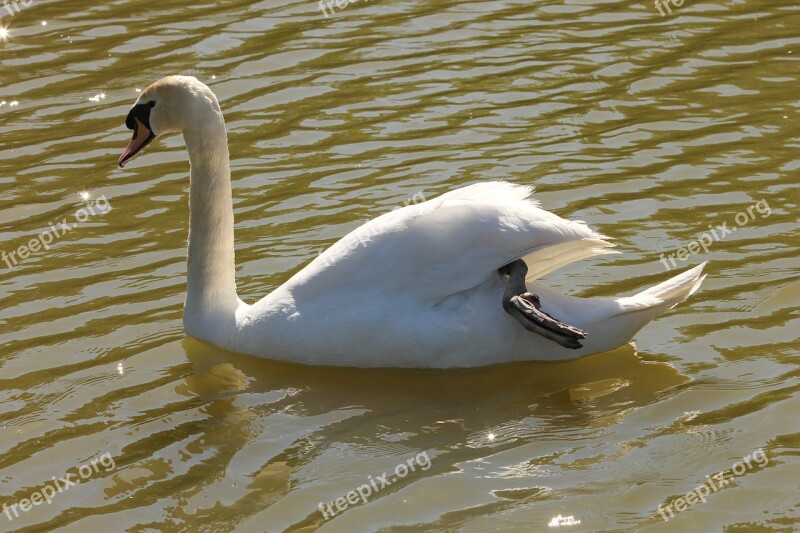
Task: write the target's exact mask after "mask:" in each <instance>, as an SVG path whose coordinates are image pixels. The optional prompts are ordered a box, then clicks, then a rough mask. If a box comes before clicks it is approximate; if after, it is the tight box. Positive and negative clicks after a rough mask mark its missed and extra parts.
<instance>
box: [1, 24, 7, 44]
mask: <svg viewBox="0 0 800 533" xmlns="http://www.w3.org/2000/svg"><path fill="white" fill-rule="evenodd" d="M0 39H3V40H4V41H7V40H8V28H4V27H3V26H0Z"/></svg>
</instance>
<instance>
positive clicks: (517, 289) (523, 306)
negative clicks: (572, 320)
mask: <svg viewBox="0 0 800 533" xmlns="http://www.w3.org/2000/svg"><path fill="white" fill-rule="evenodd" d="M527 273H528V266H527V265H526V264H525V261H523V260H521V259H518V260H516V261H514V262H513V263H509V264H508V265H506V266H504V267H503V268H501V269H500V274H505V275H508V286H507V287H506V291H505V293H504V294H503V309H504V310H505V312H506V313H508V314H509V315H511V316H513V317H514V318H515V319H516V320H517V321H518V322H519V323H520V324H522V326H523V327H524V328H525V329H527V330H528V331H531V332H533V333H536V334H538V335H541V336H542V337H544V338H546V339H550V340H551V341H554V342H557V343H558V344H560V345H561V346H564V347H565V348H573V349H576V348H581V347H582V346H583V345H582V344H581V343H580V342H578V341H579V339H585V338H586V335H587V334H586V332H585V331H583V330H581V329H578V328H576V327H575V326H570V325H569V324H564V323H563V322H561V321H560V320H558V319H556V318H553V317H552V316H550V315H548V314H547V313H545V312H544V311H542V310H541V305H540V304H539V297H538V296H536V295H535V294H531V293H529V292H528V289H527V287H526V286H525V274H527Z"/></svg>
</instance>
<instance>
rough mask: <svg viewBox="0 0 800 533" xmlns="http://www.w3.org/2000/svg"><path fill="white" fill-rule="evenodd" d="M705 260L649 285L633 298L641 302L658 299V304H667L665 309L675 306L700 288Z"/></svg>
mask: <svg viewBox="0 0 800 533" xmlns="http://www.w3.org/2000/svg"><path fill="white" fill-rule="evenodd" d="M707 262H708V261H706V262H704V263H701V264H699V265H697V266H696V267H694V268H691V269H689V270H687V271H686V272H683V273H681V274H678V275H677V276H675V277H672V278H670V279H668V280H667V281H665V282H663V283H659V284H658V285H656V286H654V287H650V288H649V289H647V290H645V291H642V292H640V293H639V294H637V295H636V296H634V297H633V298H634V299H637V300H640V301H642V302H644V301H650V300H658V302H659V305H668V306H669V307H667V308H666V309H670V308H672V307H675V306H676V305H678V304H679V303H681V302H682V301H684V300H685V299H686V298H688V297H689V296H691V295H692V294H694V293H695V291H697V289H699V288H700V284H701V283H703V280H704V279H706V275H705V274H703V268H704V267H705V266H706V263H707Z"/></svg>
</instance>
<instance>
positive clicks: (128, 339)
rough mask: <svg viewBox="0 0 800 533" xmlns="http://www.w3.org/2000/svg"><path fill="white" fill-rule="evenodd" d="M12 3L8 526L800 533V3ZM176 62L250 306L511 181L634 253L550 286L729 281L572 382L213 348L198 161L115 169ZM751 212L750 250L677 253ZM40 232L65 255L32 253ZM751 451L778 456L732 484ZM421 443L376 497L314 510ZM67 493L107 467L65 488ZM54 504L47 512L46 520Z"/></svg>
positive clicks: (4, 72) (4, 66) (167, 160)
mask: <svg viewBox="0 0 800 533" xmlns="http://www.w3.org/2000/svg"><path fill="white" fill-rule="evenodd" d="M334 5H335V4H334ZM7 6H8V9H2V10H1V11H0V14H2V22H0V25H2V27H3V28H5V29H6V31H4V32H0V33H7V41H6V42H2V41H0V102H2V103H0V190H2V195H0V243H2V244H1V245H0V246H1V247H0V251H2V252H4V253H5V254H6V255H5V256H4V257H5V258H8V262H5V261H6V259H5V258H4V259H3V262H0V431H2V433H0V435H1V436H0V504H5V505H6V507H5V508H4V509H8V511H7V512H4V513H3V514H0V530H2V531H6V530H9V531H11V530H17V529H25V530H29V531H50V530H55V529H59V528H61V529H63V530H66V531H86V530H95V531H115V530H129V531H199V530H208V531H227V530H234V529H235V530H237V531H311V530H315V529H318V528H319V529H322V530H323V531H343V532H352V531H464V532H486V531H548V530H549V531H554V530H559V531H562V530H565V531H595V530H648V531H720V530H725V531H793V530H797V529H798V527H800V525H799V524H800V503H798V493H800V491H798V488H800V486H799V483H798V479H800V461H798V459H797V457H798V451H799V444H800V437H799V436H798V428H800V423H798V422H800V418H799V416H800V415H798V407H800V405H799V404H798V393H799V392H800V386H798V384H799V382H800V372H798V361H800V357H799V354H798V330H799V329H800V319H798V313H797V302H798V297H799V296H800V281H799V280H800V275H799V274H798V271H799V270H800V269H799V268H798V267H800V261H799V260H798V244H799V241H800V239H798V231H797V229H798V205H797V204H798V199H799V198H800V194H799V193H798V186H797V181H798V179H797V176H798V170H800V155H799V154H800V151H799V149H800V127H798V124H799V123H800V120H798V119H799V115H800V101H799V100H798V90H797V88H798V82H799V81H800V62H798V61H799V60H800V35H799V34H798V28H800V8H798V7H797V6H796V5H793V4H792V3H791V2H786V1H784V0H763V1H760V0H759V1H757V0H753V1H749V0H748V1H742V0H730V1H727V0H725V1H723V0H719V1H713V2H707V1H704V2H700V1H692V0H687V1H685V2H684V3H683V5H682V6H680V7H677V6H673V5H671V4H670V6H671V7H670V8H669V10H671V13H667V12H666V11H665V10H664V9H663V5H662V11H665V16H662V15H660V14H659V11H658V8H657V7H656V6H655V5H654V4H653V2H650V1H643V2H631V1H622V2H620V1H614V2H611V1H594V0H582V1H569V0H559V1H556V0H551V1H540V2H529V1H525V2H522V1H517V2H512V1H501V0H489V1H477V2H476V1H441V2H440V1H437V2H422V1H419V0H406V1H394V0H391V1H390V0H370V1H366V0H364V1H361V2H357V3H354V4H351V5H349V6H347V7H345V8H342V9H339V8H335V9H333V11H334V13H331V12H330V9H331V8H326V10H327V11H328V17H327V18H326V16H325V15H324V14H323V13H322V12H321V11H320V9H319V7H318V5H317V3H315V2H313V1H312V0H308V1H292V2H283V1H280V0H268V1H263V2H245V1H221V2H216V3H202V2H201V3H197V2H183V1H179V0H176V1H170V2H152V1H138V2H127V1H119V2H100V3H75V2H66V1H44V0H33V1H31V0H26V2H25V3H23V2H22V1H20V2H18V3H16V4H7ZM15 6H16V7H15ZM10 12H13V16H12V15H11V14H9V13H10ZM45 23H46V24H45ZM174 73H184V74H193V75H195V76H197V77H198V78H200V79H201V80H203V81H205V82H207V83H208V84H210V85H211V86H212V88H213V89H214V91H215V92H216V93H217V95H218V96H219V98H220V101H221V103H222V107H223V110H224V112H225V114H226V118H227V121H228V128H229V138H230V144H231V156H232V166H233V188H234V191H233V192H234V199H235V212H236V240H237V250H236V252H237V263H238V283H239V291H240V295H241V296H242V297H243V298H244V299H245V300H247V301H249V302H252V301H255V300H257V299H259V298H260V297H261V296H263V295H264V294H266V293H267V292H268V291H269V290H271V289H272V288H274V287H276V286H277V285H279V284H280V283H281V282H282V281H284V280H285V279H287V278H288V276H289V274H291V273H293V272H295V271H296V270H298V269H299V268H301V267H302V266H303V265H304V264H306V263H307V262H308V261H309V260H310V259H311V258H312V257H314V256H315V255H316V254H317V253H318V251H319V250H320V249H321V248H323V247H325V246H327V245H329V244H331V243H333V242H334V241H335V240H336V239H337V238H339V237H341V236H343V235H344V234H345V233H346V232H347V231H349V230H351V229H353V228H355V227H356V226H357V225H358V224H359V223H360V222H361V221H363V220H364V219H366V218H369V217H372V216H375V215H377V214H380V213H383V212H385V211H387V210H389V209H391V208H392V207H394V206H396V205H401V204H402V203H403V202H405V201H406V200H407V199H408V198H411V197H413V196H414V195H415V194H419V193H422V194H424V195H425V196H426V197H433V196H435V195H437V194H439V193H442V192H444V191H447V190H449V189H451V188H454V187H456V186H459V185H463V184H468V183H472V182H475V181H480V180H490V179H506V180H510V181H514V182H517V183H526V184H532V185H535V186H536V188H537V197H538V199H539V200H541V202H542V204H543V205H544V206H545V207H546V208H548V209H550V210H552V211H554V212H556V213H558V214H560V215H562V216H567V217H570V218H576V219H583V220H586V221H587V222H588V223H589V224H591V225H592V226H594V227H596V228H598V229H599V230H600V231H601V232H602V233H604V234H606V235H609V236H610V237H612V238H614V239H615V240H616V241H617V242H618V246H619V250H620V251H621V252H623V255H621V256H611V257H608V258H603V259H601V260H594V261H589V262H585V263H582V264H578V265H573V266H572V267H570V268H568V269H565V270H562V271H559V272H556V273H554V274H552V275H551V276H550V277H549V280H548V283H549V284H550V285H552V286H554V287H558V288H560V289H562V290H565V291H568V292H571V293H575V294H583V295H601V294H602V295H617V294H630V293H633V292H634V291H636V290H637V289H642V288H644V287H646V286H648V285H651V284H653V283H654V282H656V281H659V280H662V279H665V278H666V277H668V276H669V275H670V274H669V273H667V272H666V269H665V267H664V264H663V262H662V254H664V256H663V257H664V258H667V259H666V263H667V264H668V265H669V261H670V260H669V259H668V258H669V256H670V254H675V255H673V257H674V258H675V259H673V260H674V261H675V263H676V269H675V270H677V269H678V268H684V267H688V266H690V265H695V264H698V263H699V262H701V261H703V260H710V261H711V262H710V264H709V266H708V272H709V277H708V278H707V280H706V282H705V284H704V285H703V288H702V289H701V291H700V292H698V293H697V294H695V295H694V296H693V297H692V298H691V299H690V300H689V301H687V302H686V303H684V304H682V305H681V306H679V307H678V308H676V309H675V310H673V311H671V312H670V313H668V314H667V315H664V316H662V317H661V318H660V319H658V320H657V321H656V322H654V323H652V324H650V325H649V326H648V327H647V328H645V329H644V330H643V331H641V332H640V333H639V334H638V335H637V336H636V347H633V346H631V347H627V348H625V349H621V350H617V351H615V352H613V353H607V354H601V355H597V356H592V357H589V358H586V359H583V360H580V361H576V362H571V363H562V364H536V363H530V364H519V365H510V366H501V367H494V368H489V369H478V370H470V371H455V372H422V371H391V372H390V371H360V370H342V369H327V368H306V367H300V366H292V365H284V364H276V363H273V362H269V361H264V360H259V359H255V358H251V357H245V356H240V355H235V354H228V353H223V352H220V351H219V350H216V349H213V348H211V347H208V346H205V345H202V344H200V343H199V342H197V341H194V340H191V339H186V338H185V337H184V335H183V333H182V326H181V309H182V303H183V298H184V290H185V264H184V260H185V249H184V246H185V240H186V232H187V218H188V209H187V186H188V179H187V162H186V155H185V151H184V149H183V144H182V141H181V140H180V138H178V137H176V136H172V137H169V138H167V139H165V140H162V141H159V142H158V143H157V145H154V147H153V148H151V149H150V150H149V151H150V154H149V155H148V156H147V157H145V158H142V159H139V160H138V161H137V163H136V164H134V165H131V166H129V167H127V168H126V169H125V170H120V169H118V168H117V167H116V159H117V156H118V155H119V153H120V151H121V150H122V148H123V147H124V145H125V144H126V142H127V138H128V132H127V130H126V129H125V128H124V127H123V124H122V122H123V120H124V117H125V114H126V113H127V110H128V108H129V106H130V105H131V104H132V103H133V101H134V99H135V98H136V95H137V93H136V89H141V88H143V87H145V86H146V85H148V84H149V83H150V82H152V81H154V80H156V79H158V78H160V77H162V76H164V75H167V74H174ZM84 191H86V192H88V193H89V197H90V198H89V200H86V201H85V200H84V199H83V198H82V197H81V196H80V193H82V192H84ZM98 199H99V201H98ZM751 206H755V207H752V208H751ZM759 206H760V207H759ZM748 208H751V209H750V211H749V213H748ZM742 213H744V214H742ZM65 219H66V221H65ZM59 222H65V223H66V224H67V225H69V226H71V225H72V224H75V227H74V228H72V229H70V230H69V231H65V230H63V229H61V226H60V225H59ZM740 222H741V223H740ZM51 223H52V224H53V226H54V229H53V230H50V229H49V227H50V224H51ZM722 224H727V227H728V228H732V227H736V231H735V232H731V233H727V234H725V236H724V238H720V239H719V240H714V241H713V242H712V243H711V244H710V246H708V249H707V251H706V250H699V251H698V248H697V247H695V248H694V250H695V251H696V252H697V253H694V254H692V255H691V256H690V257H688V258H686V259H685V261H681V260H680V258H679V257H680V256H678V255H677V254H678V253H680V252H678V250H679V249H680V248H681V247H685V246H687V245H689V244H690V243H691V242H692V241H694V240H695V239H698V238H700V236H701V235H702V234H703V233H704V232H707V231H709V229H708V227H709V225H711V226H712V227H715V226H718V225H722ZM43 232H49V234H50V235H51V237H52V239H51V240H52V242H47V243H45V244H47V247H48V249H44V247H43V245H42V243H41V241H40V244H39V245H38V247H37V245H31V244H30V241H31V240H32V239H37V236H38V235H40V234H42V233H43ZM21 247H22V248H25V247H28V248H29V249H30V250H29V252H28V253H25V252H24V250H23V252H22V253H20V248H21ZM34 247H37V248H38V249H37V250H33V249H32V248H34ZM11 253H14V254H16V255H13V256H11V255H9V254H11ZM22 255H25V257H22ZM673 273H674V271H673ZM759 451H761V452H763V454H764V455H763V456H762V455H760V452H759ZM754 453H758V455H757V456H753V455H752V454H754ZM420 454H424V455H420ZM746 456H750V457H751V458H754V457H755V458H759V459H760V458H762V457H763V458H764V461H763V462H762V461H756V460H755V458H754V459H753V460H752V461H750V464H748V465H745V466H741V465H742V464H744V463H741V464H740V465H739V466H740V468H739V467H737V470H736V471H735V472H732V473H729V477H728V478H727V481H728V483H727V484H726V486H724V487H717V488H718V490H711V485H709V484H708V483H709V481H708V480H710V479H713V478H711V477H709V478H707V477H706V476H712V475H713V474H715V473H718V472H720V471H723V470H726V469H732V468H734V467H736V466H737V462H738V461H741V460H742V458H743V457H746ZM419 458H428V459H429V463H428V462H425V463H424V464H427V465H428V467H427V468H425V469H423V468H422V466H421V464H422V463H420V462H417V463H414V464H415V465H416V466H417V468H415V469H414V471H412V472H409V473H408V474H407V475H406V476H404V477H402V478H398V479H396V480H395V481H394V482H392V483H391V484H390V485H388V486H385V487H380V486H379V488H380V490H378V491H376V492H374V493H373V494H371V495H370V496H369V497H368V498H366V499H367V503H363V502H361V501H359V502H358V503H356V504H351V503H348V504H347V509H346V510H345V511H337V513H336V516H335V517H333V518H332V519H326V518H325V517H324V516H323V514H322V513H321V512H320V511H319V509H318V503H320V502H322V503H323V504H324V503H327V502H331V501H335V500H336V499H337V498H340V497H342V496H345V495H346V494H347V492H348V491H351V490H354V489H356V488H357V487H359V486H361V485H363V484H364V483H366V482H367V481H368V480H369V479H375V478H376V477H378V476H380V475H381V474H382V473H384V472H388V473H389V474H393V473H394V472H395V468H396V467H397V465H399V464H401V463H405V464H406V465H408V464H409V463H408V461H415V460H416V459H419ZM93 459H94V460H95V466H94V467H92V465H91V462H92V460H93ZM87 465H88V466H87ZM84 474H86V475H85V476H84ZM369 476H372V478H370V477H369ZM62 477H67V478H68V479H72V480H78V479H79V480H80V481H81V482H80V483H79V484H76V485H75V486H71V485H70V486H67V487H66V488H65V487H61V485H63V484H64V483H63V482H61V485H59V487H60V488H62V489H65V490H62V491H61V492H58V491H56V490H55V485H54V484H55V483H58V481H57V480H58V479H60V478H62ZM390 477H391V476H390ZM54 478H55V479H54ZM701 484H705V486H706V487H707V490H709V492H710V494H709V495H708V496H705V495H704V499H705V500H706V501H705V503H704V502H702V501H698V502H695V503H692V504H690V505H688V508H687V509H686V510H684V511H683V512H680V511H679V509H681V508H683V507H684V504H685V501H684V502H683V503H682V501H679V499H680V498H682V497H684V495H686V493H687V492H689V491H693V490H695V489H696V488H697V487H698V486H699V485H701ZM48 486H49V487H51V488H50V489H46V488H45V487H48ZM714 487H716V485H714ZM49 491H53V492H55V494H53V495H49ZM36 493H39V494H48V495H49V496H50V497H49V498H47V499H48V500H49V501H50V503H48V502H47V501H42V500H39V504H38V505H33V503H35V502H32V503H31V504H30V506H29V507H28V510H27V511H25V510H23V507H20V505H23V506H24V504H25V500H26V499H30V498H31V497H33V498H37V497H35V496H33V495H34V494H36ZM39 498H41V496H40V497H39ZM14 505H17V507H9V506H14ZM669 505H672V507H670V509H676V508H677V509H678V510H677V511H676V512H675V516H674V518H671V519H670V521H669V522H664V521H663V520H662V518H661V516H660V514H659V511H658V510H659V508H662V513H663V514H666V512H664V511H663V509H664V508H665V507H667V506H669ZM334 509H335V506H334ZM14 513H17V515H18V516H17V515H15V514H14ZM559 516H560V517H561V518H559ZM570 517H571V518H570ZM9 518H11V519H9ZM556 526H559V527H557V528H556Z"/></svg>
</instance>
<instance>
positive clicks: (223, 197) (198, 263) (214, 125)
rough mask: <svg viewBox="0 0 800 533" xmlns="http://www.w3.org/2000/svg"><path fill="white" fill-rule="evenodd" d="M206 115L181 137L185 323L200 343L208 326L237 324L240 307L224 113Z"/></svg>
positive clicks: (210, 112) (211, 111)
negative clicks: (185, 162) (187, 170)
mask: <svg viewBox="0 0 800 533" xmlns="http://www.w3.org/2000/svg"><path fill="white" fill-rule="evenodd" d="M204 115H205V116H202V117H196V118H197V120H196V125H197V127H193V128H187V129H186V130H185V131H184V134H183V136H184V139H185V141H186V148H187V150H188V152H189V162H190V164H191V181H190V184H189V250H188V258H187V270H188V281H187V284H188V286H187V292H186V303H185V306H184V323H185V324H186V326H187V329H191V330H192V331H189V333H190V334H192V335H193V336H198V337H201V338H203V337H205V335H203V334H202V333H203V331H202V330H203V329H204V328H207V327H208V322H209V320H219V321H224V322H228V321H229V320H231V319H233V320H235V317H234V314H235V311H236V308H237V306H238V303H239V298H238V297H237V295H236V266H235V261H234V241H233V200H232V197H231V195H232V193H231V171H230V156H229V154H228V137H227V135H226V133H225V122H224V120H223V118H222V113H220V112H214V111H213V110H211V109H209V112H208V113H207V114H204ZM217 324H218V325H219V326H222V325H223V324H220V323H219V322H218V323H217ZM206 333H210V332H208V331H206ZM209 340H210V339H209Z"/></svg>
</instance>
